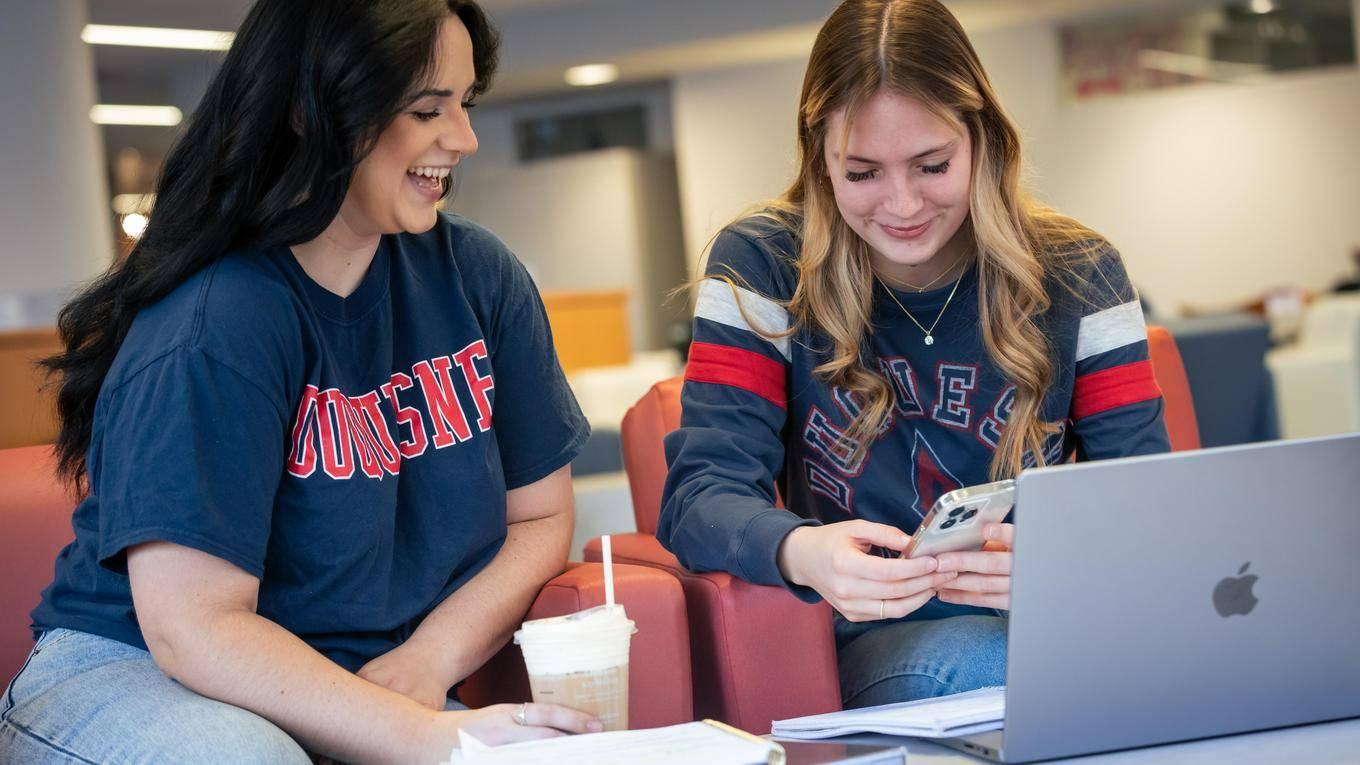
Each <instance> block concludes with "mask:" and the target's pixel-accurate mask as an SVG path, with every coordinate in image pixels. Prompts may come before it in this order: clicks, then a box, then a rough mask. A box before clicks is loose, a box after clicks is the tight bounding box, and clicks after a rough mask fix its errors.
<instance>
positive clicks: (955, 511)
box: [949, 507, 963, 518]
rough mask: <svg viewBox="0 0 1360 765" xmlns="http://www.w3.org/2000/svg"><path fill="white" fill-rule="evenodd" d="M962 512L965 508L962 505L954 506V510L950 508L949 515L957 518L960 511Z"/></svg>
mask: <svg viewBox="0 0 1360 765" xmlns="http://www.w3.org/2000/svg"><path fill="white" fill-rule="evenodd" d="M961 512H963V508H961V507H956V508H954V509H953V510H950V511H949V517H950V518H957V517H959V513H961Z"/></svg>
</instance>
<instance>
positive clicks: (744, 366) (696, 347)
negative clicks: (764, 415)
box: [685, 343, 788, 409]
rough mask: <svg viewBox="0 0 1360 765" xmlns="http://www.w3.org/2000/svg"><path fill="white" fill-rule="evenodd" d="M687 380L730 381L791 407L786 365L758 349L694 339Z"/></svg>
mask: <svg viewBox="0 0 1360 765" xmlns="http://www.w3.org/2000/svg"><path fill="white" fill-rule="evenodd" d="M685 380H687V381H694V382H701V383H714V384H716V385H730V386H732V387H734V388H741V389H742V390H745V391H750V392H751V393H754V394H756V395H757V396H760V397H761V398H763V399H765V400H766V401H769V402H770V403H772V404H774V405H775V406H778V407H779V408H780V409H787V408H788V403H787V397H786V396H785V393H784V365H783V364H780V363H779V362H778V361H775V360H774V359H771V358H769V357H768V356H762V355H761V354H759V353H756V352H755V351H748V350H745V349H742V348H733V347H731V346H727V345H715V344H713V343H691V344H690V346H689V363H688V365H687V366H686V367H685Z"/></svg>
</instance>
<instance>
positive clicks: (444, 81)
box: [340, 16, 477, 237]
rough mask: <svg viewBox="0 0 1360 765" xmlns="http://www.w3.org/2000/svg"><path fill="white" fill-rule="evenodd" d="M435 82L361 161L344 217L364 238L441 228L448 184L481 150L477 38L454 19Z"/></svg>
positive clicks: (444, 37)
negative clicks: (475, 91) (475, 108)
mask: <svg viewBox="0 0 1360 765" xmlns="http://www.w3.org/2000/svg"><path fill="white" fill-rule="evenodd" d="M437 46H438V51H437V55H436V59H435V60H436V63H435V66H434V70H433V71H432V72H431V75H430V78H429V84H428V85H427V86H426V87H424V88H422V90H421V91H420V93H419V94H418V96H417V97H416V99H415V100H414V101H413V102H411V103H410V104H409V105H408V106H407V107H406V109H405V110H404V111H403V112H402V113H401V114H399V115H397V118H396V119H395V120H393V121H392V123H391V124H390V125H388V126H387V128H386V129H385V130H383V132H382V134H381V135H379V136H378V140H377V142H376V143H375V144H374V146H373V150H372V151H370V152H369V153H368V156H366V157H364V159H363V160H362V161H361V162H360V163H359V166H358V167H357V168H356V169H355V172H354V178H353V180H352V181H351V182H350V187H349V193H348V194H347V195H346V196H345V201H344V203H343V204H342V205H341V207H340V216H341V217H342V218H343V219H344V221H345V223H346V224H347V226H348V227H349V229H350V230H351V231H353V232H354V233H355V234H358V235H360V236H366V237H367V236H376V235H379V234H395V233H400V232H402V231H409V232H411V233H421V232H424V231H428V230H430V229H431V228H433V227H434V224H435V221H436V220H437V208H436V206H437V204H438V202H439V199H440V197H441V196H442V195H443V181H444V179H445V178H447V177H448V176H449V174H450V173H451V172H452V171H453V167H454V165H457V164H458V162H459V160H461V159H462V158H463V157H467V156H470V155H472V154H473V153H475V152H476V151H477V136H476V135H474V134H473V132H472V123H471V122H470V121H469V120H468V109H469V108H471V105H470V104H469V102H468V100H467V99H468V98H469V97H470V94H471V90H472V87H473V82H474V80H475V78H476V75H475V72H474V70H473V64H472V38H471V37H469V36H468V31H467V27H465V26H463V22H462V21H460V20H459V19H458V18H457V17H455V16H449V17H448V18H447V19H445V20H444V22H443V25H442V26H441V27H440V31H439V39H438V42H437Z"/></svg>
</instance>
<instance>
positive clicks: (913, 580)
mask: <svg viewBox="0 0 1360 765" xmlns="http://www.w3.org/2000/svg"><path fill="white" fill-rule="evenodd" d="M910 542H911V537H909V536H907V535H906V534H904V533H902V530H901V529H898V528H895V527H893V526H888V525H886V524H882V523H873V522H870V521H864V520H854V521H842V522H840V523H829V524H827V525H825V526H800V527H798V528H796V529H794V530H793V531H792V532H790V533H789V535H788V536H786V537H784V541H783V543H782V544H781V545H780V546H779V570H780V572H782V573H783V574H784V578H785V579H788V580H789V581H790V582H792V583H794V584H798V585H803V586H806V587H811V588H812V589H814V590H816V591H817V594H819V595H821V596H822V597H823V598H825V599H826V601H827V602H828V603H830V604H831V606H832V607H833V608H835V609H836V610H837V611H839V612H840V613H841V615H842V616H844V617H845V618H846V619H848V620H850V621H852V622H861V621H870V620H874V619H899V618H901V617H903V616H906V615H907V614H909V613H911V612H913V611H915V610H916V609H918V608H920V607H921V606H923V605H925V604H926V602H927V601H929V600H930V599H931V598H932V597H934V596H935V591H936V589H937V588H938V587H939V586H940V585H942V584H944V583H946V582H949V581H951V580H952V579H954V578H955V577H957V576H958V573H957V572H949V573H943V574H937V573H935V569H936V568H937V563H936V561H935V558H933V557H930V556H922V557H919V558H884V557H881V556H878V555H873V554H871V553H870V552H869V550H870V548H872V547H873V546H875V545H877V546H879V547H885V548H888V549H891V550H897V551H898V552H901V551H902V550H905V549H906V548H907V544H908V543H910Z"/></svg>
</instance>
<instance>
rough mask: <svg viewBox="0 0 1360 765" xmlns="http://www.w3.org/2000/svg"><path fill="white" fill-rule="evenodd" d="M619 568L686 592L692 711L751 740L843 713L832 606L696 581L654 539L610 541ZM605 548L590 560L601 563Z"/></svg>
mask: <svg viewBox="0 0 1360 765" xmlns="http://www.w3.org/2000/svg"><path fill="white" fill-rule="evenodd" d="M611 548H612V554H613V557H614V560H615V561H616V562H624V561H626V562H627V563H629V564H635V565H642V566H650V567H652V568H656V569H660V570H662V571H666V572H668V573H669V574H671V575H672V576H674V577H675V578H676V579H677V580H679V582H680V586H681V587H682V588H683V589H684V593H685V605H686V607H687V608H688V610H689V617H690V621H689V628H690V651H691V658H692V662H693V667H694V683H693V685H694V712H695V715H696V716H697V717H701V718H705V717H711V718H716V719H719V720H722V721H723V722H726V723H728V724H730V725H735V726H737V727H738V728H741V729H743V730H748V731H751V732H753V733H768V732H769V730H770V723H771V721H773V720H781V719H785V718H789V717H800V716H802V715H810V714H818V713H821V712H831V711H835V710H838V709H840V708H841V697H840V678H839V676H838V674H837V668H836V642H835V637H834V635H833V634H832V630H831V607H830V606H828V605H827V604H825V603H818V604H815V605H809V604H807V603H804V602H803V601H801V600H799V599H798V598H796V597H794V596H793V594H792V593H790V592H788V591H787V590H784V589H783V588H780V587H767V586H762V585H756V584H751V583H750V582H746V581H743V580H741V579H738V578H737V577H734V576H732V575H730V574H725V573H716V572H711V573H704V574H695V573H692V572H690V571H688V570H686V569H685V568H684V567H683V566H681V565H680V564H679V562H678V561H677V560H676V558H675V556H674V555H672V554H671V553H670V551H668V550H666V549H665V548H664V547H662V546H661V543H660V542H658V541H657V539H656V537H654V536H651V535H650V534H617V535H613V536H612V537H611ZM600 554H601V550H600V542H599V540H598V539H595V540H591V541H590V542H589V543H587V544H586V548H585V558H586V560H599V559H600Z"/></svg>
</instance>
